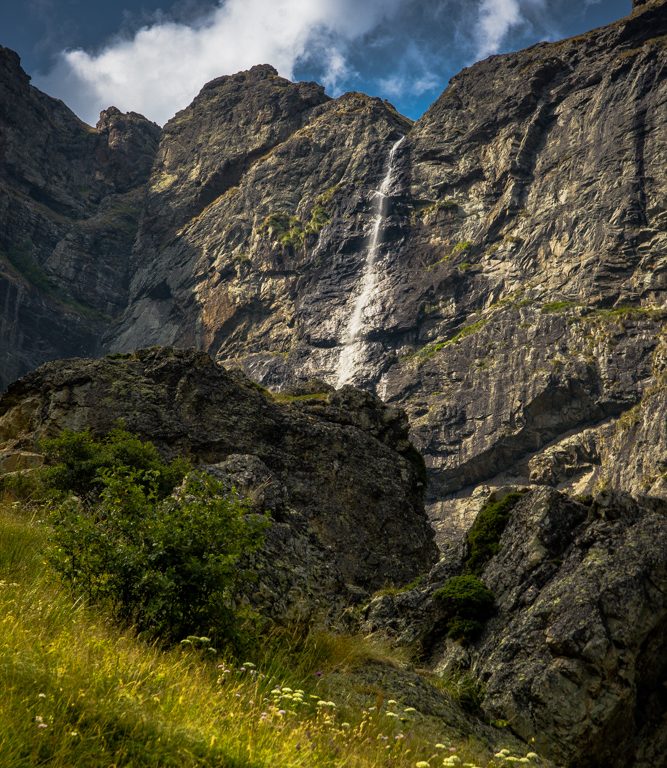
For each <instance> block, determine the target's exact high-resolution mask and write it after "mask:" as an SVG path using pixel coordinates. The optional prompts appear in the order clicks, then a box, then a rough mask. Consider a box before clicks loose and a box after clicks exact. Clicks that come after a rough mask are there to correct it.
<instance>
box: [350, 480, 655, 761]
mask: <svg viewBox="0 0 667 768" xmlns="http://www.w3.org/2000/svg"><path fill="white" fill-rule="evenodd" d="M468 554H469V550H468V551H466V550H464V551H463V552H461V553H460V559H459V561H458V562H457V560H456V558H451V557H450V558H449V559H448V560H446V561H443V562H441V563H439V564H438V565H437V566H436V567H435V568H434V569H432V571H431V573H430V575H429V578H428V580H427V581H426V582H425V584H424V585H423V586H420V587H418V588H413V589H410V590H408V591H404V592H399V593H398V594H384V595H380V596H377V597H375V598H374V599H373V600H372V601H371V602H370V604H369V605H368V607H367V608H366V609H365V611H364V613H363V623H362V626H363V628H364V629H365V631H370V632H382V633H383V634H389V635H390V636H391V637H394V638H396V639H397V640H399V641H400V642H403V643H408V644H410V645H411V646H412V647H415V646H417V647H420V646H421V648H422V651H423V653H424V654H425V655H426V657H427V658H428V659H430V661H431V662H432V664H433V665H434V666H435V668H436V669H438V670H439V671H440V672H441V674H444V675H445V676H451V675H454V676H458V675H465V674H468V675H469V674H472V675H474V676H475V678H476V679H478V680H479V682H480V684H481V686H482V690H483V701H482V708H483V710H484V712H485V713H486V715H487V717H488V718H489V719H490V720H492V721H495V720H498V719H500V720H504V721H506V722H507V723H508V725H509V727H510V728H511V730H512V731H513V732H514V733H515V734H517V735H519V736H520V737H521V738H522V739H524V740H525V741H530V740H534V743H535V744H536V746H537V748H538V750H539V751H540V753H542V754H545V755H547V756H549V757H551V758H552V759H553V760H554V761H555V762H556V764H558V765H566V766H572V767H573V768H574V766H576V768H627V767H628V766H635V767H637V768H639V767H641V768H653V766H657V765H664V756H665V754H666V750H667V720H666V715H667V696H666V695H665V679H666V677H667V503H666V502H664V501H660V500H656V499H651V498H647V497H643V498H640V499H639V500H634V499H632V498H631V497H630V496H628V495H619V494H613V493H608V492H606V493H604V494H601V495H600V496H598V497H597V498H596V499H594V500H592V499H580V500H579V501H575V500H573V499H571V498H569V497H567V496H565V495H564V494H561V493H559V492H557V491H554V490H552V489H548V488H542V489H538V490H535V491H532V492H530V493H528V494H527V495H525V496H524V497H523V498H522V499H521V501H519V502H518V503H517V504H516V506H515V507H514V509H513V510H512V512H511V515H510V518H509V522H508V523H507V526H506V527H505V529H504V531H503V532H502V535H501V536H500V538H499V541H498V552H497V554H496V555H495V556H493V557H491V559H490V560H489V561H488V563H487V564H486V566H485V567H484V568H483V571H482V573H481V578H482V580H483V582H484V583H485V585H486V586H487V587H489V588H490V589H491V590H492V592H493V594H494V597H495V603H496V614H495V616H494V617H493V618H491V619H490V620H489V621H488V623H487V624H486V627H485V629H484V631H483V634H482V636H481V637H480V638H479V639H478V640H476V641H474V642H471V643H470V644H468V645H467V646H465V647H462V646H461V644H460V643H459V642H454V641H453V640H451V639H448V638H447V637H446V636H445V634H446V631H447V624H446V622H444V619H446V613H445V614H444V616H443V607H442V603H441V601H440V600H439V598H438V594H437V590H438V588H439V587H441V586H442V585H443V583H446V580H447V579H448V578H449V577H451V576H456V575H458V574H460V573H462V572H464V571H465V570H466V567H465V566H466V562H469V561H467V557H468Z"/></svg>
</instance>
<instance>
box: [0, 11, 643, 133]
mask: <svg viewBox="0 0 667 768" xmlns="http://www.w3.org/2000/svg"><path fill="white" fill-rule="evenodd" d="M630 7H631V0H117V1H116V2H109V0H104V1H103V2H98V0H0V43H1V44H3V45H6V46H8V47H10V48H13V49H14V50H16V51H18V53H19V54H20V55H21V59H22V62H23V67H24V69H25V70H26V71H27V72H28V73H29V74H31V75H32V76H33V82H34V83H35V85H37V86H38V87H40V88H42V90H45V91H46V92H47V93H50V94H51V95H53V96H57V97H59V98H61V99H63V100H64V101H65V102H66V103H67V104H68V105H69V106H70V107H71V108H72V109H74V111H75V112H76V113H77V114H78V115H79V116H80V117H81V118H83V119H84V120H86V121H87V122H89V123H95V122H96V120H97V116H98V114H99V111H100V109H103V108H105V107H107V106H109V105H110V104H114V105H115V106H117V107H119V108H120V109H123V110H134V111H137V112H141V113H143V114H145V115H146V116H147V117H150V118H151V119H153V120H155V121H156V122H158V123H160V124H162V123H164V122H165V121H166V120H167V119H168V118H169V117H171V116H172V115H173V114H174V113H175V112H176V111H177V110H179V109H182V108H183V107H185V106H186V105H187V104H188V103H189V102H190V101H191V100H192V98H193V97H194V96H195V95H196V94H197V92H198V91H199V89H200V88H201V86H202V85H203V84H204V83H205V82H207V81H208V80H211V79H212V78H214V77H217V76H219V75H223V74H231V73H233V72H236V71H238V70H240V69H247V68H248V67H249V66H252V64H259V63H268V64H273V65H274V66H275V67H276V68H277V69H278V71H279V72H280V73H281V74H282V75H284V76H286V77H290V78H293V79H307V80H317V81H319V82H321V83H323V84H324V85H325V86H326V88H327V92H328V93H330V94H331V95H338V94H340V93H342V92H344V91H347V90H360V91H364V92H366V93H369V94H371V95H375V96H382V97H383V98H387V99H389V101H391V102H392V103H393V104H394V105H395V106H396V107H397V109H398V110H399V111H401V112H403V114H406V115H408V116H409V117H412V118H417V117H419V116H420V115H421V114H422V113H423V112H424V110H425V109H426V108H427V107H428V106H429V105H430V104H431V103H432V102H433V101H434V100H435V99H436V98H437V97H438V95H439V94H440V93H441V92H442V90H443V89H444V87H445V86H446V85H447V82H448V80H449V79H450V77H452V75H454V74H456V72H458V71H459V70H460V69H462V68H463V67H464V66H468V65H470V64H471V63H473V62H474V61H476V60H478V59H480V58H485V57H486V56H488V55H491V54H493V53H503V52H506V51H512V50H517V49H519V48H523V47H526V46H528V45H531V44H533V43H536V42H539V41H540V40H558V39H561V38H563V37H568V36H570V35H575V34H578V33H580V32H584V31H586V30H589V29H592V28H593V27H596V26H600V25H602V24H607V23H609V22H610V21H614V20H616V19H618V18H620V17H621V16H624V15H626V14H627V13H629V11H630Z"/></svg>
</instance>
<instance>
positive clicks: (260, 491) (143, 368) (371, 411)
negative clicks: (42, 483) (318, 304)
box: [0, 349, 436, 618]
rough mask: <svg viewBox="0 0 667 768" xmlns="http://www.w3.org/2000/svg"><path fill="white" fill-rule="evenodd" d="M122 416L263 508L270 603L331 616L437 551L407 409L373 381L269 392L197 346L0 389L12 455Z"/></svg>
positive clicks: (3, 442)
mask: <svg viewBox="0 0 667 768" xmlns="http://www.w3.org/2000/svg"><path fill="white" fill-rule="evenodd" d="M118 419H122V420H123V421H124V422H125V424H126V426H127V428H128V429H129V430H131V431H133V432H136V433H138V434H139V435H141V436H143V437H144V438H147V439H150V440H151V441H153V442H154V443H155V444H156V445H157V446H158V447H159V448H160V449H161V450H162V451H163V452H164V453H165V454H166V455H174V454H184V455H188V456H190V457H191V458H192V459H193V461H194V462H195V463H196V464H200V465H202V466H203V467H204V468H207V469H208V471H211V472H212V473H213V474H215V475H217V476H219V477H222V478H223V479H225V480H226V481H227V482H228V483H229V485H230V487H231V486H234V487H236V488H237V489H239V490H240V491H243V492H244V493H246V494H248V495H250V496H251V497H252V498H253V500H254V504H255V505H256V506H257V507H258V508H259V509H262V510H264V509H266V510H268V511H269V512H270V513H271V515H272V518H273V520H274V524H273V525H272V526H271V529H270V532H269V535H268V540H267V547H266V550H265V553H264V557H265V559H266V567H265V568H263V569H260V570H261V573H262V576H261V580H260V582H259V584H257V585H255V593H256V594H255V598H256V599H257V600H260V601H261V602H262V604H263V605H264V607H265V608H266V609H267V610H268V611H269V612H270V613H271V614H272V615H275V616H282V617H283V618H287V617H289V616H291V615H294V613H295V612H296V613H297V614H300V613H305V614H306V615H308V614H312V613H317V612H318V611H319V612H321V613H322V614H324V615H329V616H330V615H331V614H333V613H336V610H335V609H337V608H339V609H342V606H344V605H348V604H349V603H350V602H351V601H354V600H358V599H360V598H361V597H363V596H364V595H368V593H369V591H372V590H375V589H378V588H380V587H382V586H384V585H385V584H394V583H395V584H403V583H406V582H408V581H410V580H411V579H413V578H414V577H415V576H416V575H417V574H419V573H420V571H421V570H422V569H423V567H424V564H425V563H430V562H432V561H433V559H434V558H435V553H436V549H435V545H434V543H433V533H432V530H431V528H430V526H429V524H428V521H427V518H426V516H425V514H424V508H423V491H424V476H423V462H422V461H421V458H420V457H419V455H418V454H417V453H416V451H415V450H414V448H413V447H412V445H411V443H410V442H409V440H408V425H407V420H406V418H405V415H404V413H403V412H402V411H400V410H398V409H395V408H391V407H387V406H385V405H383V404H382V402H381V401H380V400H378V399H377V398H376V397H374V396H373V395H371V394H369V393H365V392H361V391H358V390H354V389H352V388H351V387H348V388H343V389H342V390H340V391H338V392H331V393H328V394H327V393H324V394H321V395H319V396H316V397H312V396H305V397H300V396H294V398H293V399H292V400H291V401H290V402H286V403H277V402H275V401H274V399H273V398H272V397H271V396H270V395H269V394H268V393H266V392H265V391H262V390H261V389H260V388H258V387H257V386H256V385H255V384H253V383H252V382H251V381H249V380H248V379H247V378H246V377H245V376H244V375H243V374H242V373H240V372H235V373H233V372H228V371H226V370H225V369H224V368H221V367H220V366H218V365H216V364H215V363H213V361H212V360H211V359H210V358H209V357H208V355H206V354H205V353H201V352H193V351H178V350H168V349H153V350H144V351H140V352H137V353H135V354H132V355H128V356H120V357H107V358H103V359H101V360H65V361H59V362H54V363H48V364H46V365H44V366H43V367H41V368H40V369H38V370H37V371H35V372H34V373H31V374H29V375H28V376H26V377H24V378H23V379H21V380H19V381H18V382H16V383H15V384H13V385H12V386H10V388H9V389H8V391H7V392H6V393H5V395H4V396H3V397H2V399H0V448H2V452H1V453H0V456H2V460H3V461H4V462H5V463H9V459H10V458H11V457H12V456H14V457H17V458H20V457H21V456H25V455H26V453H28V454H30V453H31V452H34V451H36V450H37V451H38V449H39V439H40V438H41V437H44V436H47V435H51V434H54V433H56V432H57V431H59V430H60V429H63V428H70V429H84V428H90V429H92V430H93V432H95V433H104V432H106V431H108V430H109V429H110V428H111V427H112V426H113V425H114V423H115V422H116V421H117V420H118Z"/></svg>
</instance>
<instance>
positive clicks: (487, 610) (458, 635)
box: [433, 574, 495, 641]
mask: <svg viewBox="0 0 667 768" xmlns="http://www.w3.org/2000/svg"><path fill="white" fill-rule="evenodd" d="M433 597H434V598H435V599H436V600H437V601H438V603H439V604H440V607H441V608H442V609H443V612H444V619H445V627H446V630H447V636H448V637H451V638H453V639H455V640H465V641H468V640H473V639H474V638H475V637H476V636H477V635H478V634H479V633H480V632H481V631H482V628H483V626H484V622H485V621H486V620H487V619H489V618H490V617H491V616H492V615H493V613H494V610H495V600H494V597H493V592H491V590H490V589H489V588H488V587H487V586H486V585H485V584H484V583H483V582H482V581H480V579H478V578H477V576H473V575H472V574H468V575H466V576H454V577H452V578H451V579H447V581H446V582H445V583H444V585H443V586H442V587H441V588H440V589H438V590H437V591H436V592H435V593H434V595H433Z"/></svg>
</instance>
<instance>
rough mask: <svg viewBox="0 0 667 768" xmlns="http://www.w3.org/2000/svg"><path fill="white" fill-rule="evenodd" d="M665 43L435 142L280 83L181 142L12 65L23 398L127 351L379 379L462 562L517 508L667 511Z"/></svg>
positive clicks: (545, 77)
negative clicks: (510, 496) (541, 503)
mask: <svg viewBox="0 0 667 768" xmlns="http://www.w3.org/2000/svg"><path fill="white" fill-rule="evenodd" d="M666 35H667V6H666V5H665V2H664V1H663V0H651V2H646V3H638V4H636V7H635V9H634V10H633V13H632V14H631V15H630V16H628V17H627V18H625V19H622V20H621V21H619V22H617V23H616V24H613V25H611V26H609V27H606V28H603V29H599V30H594V31H593V32H590V33H588V34H585V35H581V36H579V37H577V38H573V39H571V40H565V41H562V42H559V43H553V44H540V45H536V46H534V47H532V48H530V49H528V50H525V51H521V52H519V53H516V54H509V55H506V56H497V57H492V58H491V59H489V60H487V61H484V62H481V63H479V64H476V65H475V66H473V67H471V68H470V69H467V70H465V71H463V72H462V73H461V74H460V75H458V76H457V77H455V78H454V79H453V80H452V82H451V84H450V86H449V87H448V88H447V90H446V91H445V92H444V93H443V95H442V96H441V98H440V99H438V101H437V102H436V103H435V104H434V105H433V106H432V107H431V109H430V110H429V111H428V112H427V113H426V114H425V115H424V116H423V117H422V118H421V120H419V121H418V122H417V123H416V124H414V125H412V124H411V123H410V121H408V120H407V119H405V118H403V117H401V116H400V115H398V114H397V113H396V111H395V110H394V109H393V108H392V107H391V105H389V104H388V103H387V102H383V101H381V100H379V99H373V98H369V97H367V96H364V95H362V94H357V93H351V94H346V95H344V96H342V97H340V98H338V99H330V98H328V97H327V96H326V95H325V94H324V92H323V89H322V88H321V87H320V86H318V85H316V84H314V83H290V82H289V81H287V80H285V79H283V78H281V77H279V76H278V75H277V73H276V71H275V70H274V69H273V68H271V67H270V66H267V65H263V66H257V67H254V68H253V69H251V70H249V71H247V72H243V73H239V74H237V75H233V76H230V77H222V78H219V79H217V80H214V81H213V82H211V83H209V84H208V85H207V86H205V87H204V88H203V89H202V91H201V93H200V94H199V96H198V97H197V98H196V99H195V100H194V102H193V103H192V104H191V105H190V106H189V107H188V108H187V109H185V110H183V111H182V112H180V113H179V114H178V115H176V116H175V117H174V118H173V119H172V120H171V121H169V123H168V124H167V125H166V126H165V128H164V130H163V131H162V132H161V133H160V132H159V129H158V128H157V127H156V126H153V125H152V124H150V123H148V122H147V121H145V120H144V119H143V118H141V117H140V116H138V115H134V114H130V115H121V114H120V113H119V112H118V111H117V110H114V109H110V110H108V111H107V112H105V113H103V115H102V117H101V120H100V123H99V124H98V127H97V128H96V129H91V128H89V127H87V126H85V125H83V124H82V123H81V122H80V121H78V120H77V119H76V118H75V117H74V115H72V113H70V112H69V111H68V110H67V109H66V108H65V107H64V105H62V104H61V103H60V102H57V101H54V100H53V99H50V98H48V97H47V96H44V95H43V94H40V93H39V92H38V91H36V90H35V89H34V88H32V87H31V86H30V85H29V83H28V78H27V76H26V75H25V74H24V73H23V72H22V70H21V69H20V66H19V63H18V60H17V58H16V56H15V55H14V54H12V53H11V52H9V51H7V50H6V49H3V50H2V57H1V60H2V70H1V71H2V78H0V80H1V82H2V84H3V85H2V88H3V90H2V92H1V93H2V98H0V106H2V111H1V112H0V126H1V127H2V134H1V137H2V138H1V143H0V150H1V152H2V163H1V164H0V168H1V173H2V177H1V178H0V182H1V183H0V189H1V190H2V191H1V192H0V195H1V196H0V204H1V205H2V206H3V217H2V219H1V222H2V223H1V225H0V257H1V258H0V269H2V275H3V277H2V281H1V282H0V300H1V301H2V305H1V306H0V309H1V312H0V322H1V323H2V335H1V337H0V338H1V341H0V344H2V345H4V346H3V347H2V348H1V349H0V351H1V353H2V358H3V361H4V366H3V370H2V371H1V372H0V386H3V385H6V383H7V382H8V381H10V380H11V379H13V378H14V377H15V376H17V375H18V374H19V373H22V372H24V371H25V370H27V369H29V368H30V367H32V366H34V365H35V364H37V363H39V362H41V361H43V360H45V359H48V358H50V357H57V356H65V355H75V354H90V353H95V352H96V351H98V350H99V349H100V336H101V334H102V333H103V332H106V336H105V339H104V342H103V344H102V348H104V349H108V350H115V351H128V350H132V349H136V348H138V347H143V346H145V345H147V344H168V345H177V346H182V347H188V346H194V347H197V348H199V349H203V350H205V351H207V352H208V353H209V354H211V355H212V356H213V357H214V358H215V359H217V360H219V361H224V362H225V363H226V364H228V365H236V366H240V367H241V368H242V369H244V370H245V371H246V372H247V373H248V374H249V375H250V376H251V377H252V378H254V379H256V380H258V381H260V382H261V383H262V384H264V385H266V386H269V387H271V388H276V389H280V388H283V387H285V386H289V385H291V384H293V383H295V382H297V383H298V382H302V381H304V380H308V379H310V378H312V377H313V376H317V377H319V378H320V379H323V380H324V381H326V382H328V383H329V384H333V385H339V384H341V383H345V382H347V381H349V382H350V383H355V384H358V385H360V386H363V387H365V388H367V389H370V390H371V391H374V392H375V393H377V394H379V395H380V396H381V397H382V398H384V399H386V400H388V401H390V402H393V403H397V404H400V405H402V406H403V407H405V408H406V410H407V412H408V414H409V417H410V422H411V428H412V436H413V439H414V440H415V442H416V444H417V445H418V447H419V448H420V450H422V451H423V453H424V454H425V456H426V460H427V464H428V467H429V475H430V484H429V491H428V494H429V501H430V510H431V514H432V517H433V520H434V523H435V525H436V528H437V529H438V530H439V532H440V534H441V540H442V541H444V540H445V539H446V538H447V537H448V536H450V535H452V534H457V533H460V531H461V530H462V529H464V528H465V527H466V526H467V525H469V523H470V521H471V520H472V518H473V517H474V514H475V513H476V511H477V510H478V509H479V506H480V502H481V500H482V499H483V498H484V497H485V496H486V495H488V492H489V490H491V489H493V488H494V487H504V486H506V485H517V484H519V485H525V484H547V485H552V486H555V487H558V488H561V489H566V490H567V489H569V490H570V491H573V492H579V493H588V492H590V491H592V490H594V489H598V490H599V489H600V488H602V487H603V486H606V487H608V488H610V489H626V490H632V491H633V492H636V493H640V492H641V493H649V494H650V495H654V496H663V497H664V496H665V495H666V494H667V491H666V489H665V471H666V467H667V456H666V454H667V445H666V438H665V434H664V430H663V429H662V428H661V427H660V426H659V425H658V423H664V421H665V419H663V418H662V417H663V416H664V410H663V401H664V397H663V396H662V394H661V392H662V389H663V387H664V337H661V332H662V328H663V327H664V319H665V307H666V302H665V287H666V282H667V278H666V274H667V273H666V255H665V250H666V241H667V237H666V235H665V225H666V223H667V212H666V211H665V204H664V201H665V188H666V186H667V182H666V179H665V174H666V171H665V164H664V162H663V158H664V156H665V150H666V149H667V146H666V145H667V138H666V137H667V132H666V131H665V125H667V114H666V112H667V108H666V106H665V104H666V99H665V94H666V92H667V85H666V81H665V72H666V71H667V70H666V68H665V61H666V56H667V47H666V46H665V40H666V39H667V37H666ZM28 133H29V134H30V137H32V138H30V139H29V138H28ZM401 137H405V138H404V140H403V141H402V142H400V144H398V140H399V139H400V138H401ZM158 140H159V146H158ZM392 147H396V149H395V152H394V153H393V155H392V154H391V149H392ZM381 188H382V190H383V194H382V195H381V194H380V193H379V190H380V189H381ZM374 234H377V238H376V239H377V246H378V247H377V249H376V252H374V254H373V258H372V259H370V260H369V249H370V242H371V241H372V240H373V237H374ZM353 320H354V322H352V321H353ZM352 327H354V328H355V329H356V330H355V332H354V334H353V337H351V336H350V328H352ZM661 338H662V341H661ZM661 350H663V351H661ZM661 361H663V362H661ZM630 422H632V424H631V423H630ZM629 427H632V429H629ZM629 436H637V437H638V438H640V439H641V441H642V445H643V448H642V451H641V452H638V450H637V449H636V448H633V447H632V446H633V443H632V441H631V440H630V439H629ZM635 442H636V441H635ZM623 467H625V468H623Z"/></svg>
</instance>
